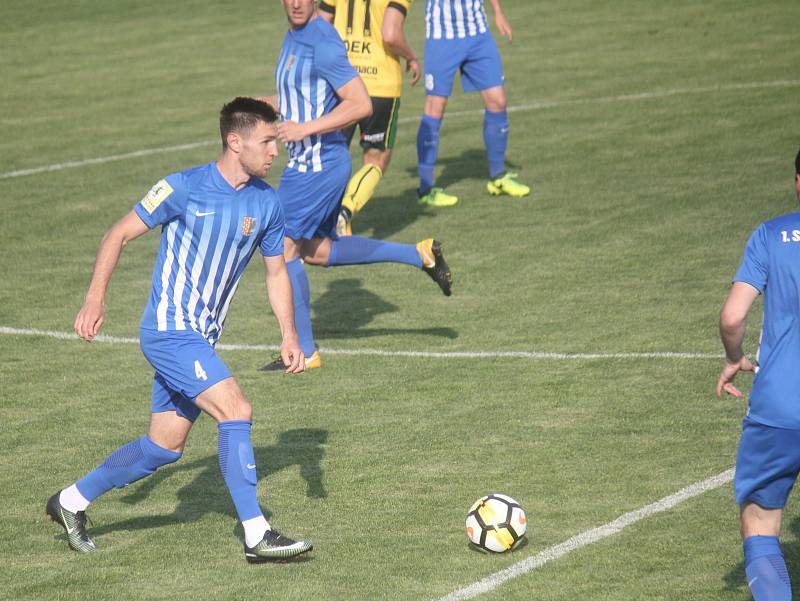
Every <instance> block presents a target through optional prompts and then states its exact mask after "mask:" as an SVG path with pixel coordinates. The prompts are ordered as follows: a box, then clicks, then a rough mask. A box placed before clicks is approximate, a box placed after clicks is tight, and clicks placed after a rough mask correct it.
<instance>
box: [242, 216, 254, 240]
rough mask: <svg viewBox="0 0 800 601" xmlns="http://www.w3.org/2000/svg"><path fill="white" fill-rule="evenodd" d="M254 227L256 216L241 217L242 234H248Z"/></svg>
mask: <svg viewBox="0 0 800 601" xmlns="http://www.w3.org/2000/svg"><path fill="white" fill-rule="evenodd" d="M254 229H256V218H255V217H243V218H242V235H243V236H249V235H250V234H252V233H253V230H254Z"/></svg>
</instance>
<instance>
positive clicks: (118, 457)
mask: <svg viewBox="0 0 800 601" xmlns="http://www.w3.org/2000/svg"><path fill="white" fill-rule="evenodd" d="M180 458H181V453H178V452H176V451H170V450H169V449H165V448H163V447H160V446H158V445H157V444H156V443H154V442H153V441H152V440H150V438H149V437H147V436H143V437H142V438H139V439H137V440H133V441H131V442H129V443H128V444H126V445H123V446H121V447H120V448H118V449H117V450H116V451H114V452H113V453H111V454H110V455H109V456H108V457H106V460H105V461H104V462H103V463H102V464H101V465H99V466H97V467H96V468H95V469H94V470H92V471H91V472H89V473H88V474H87V475H86V476H84V477H83V478H81V479H80V480H78V481H77V482H76V483H75V484H76V486H77V487H78V491H79V492H80V493H81V494H82V495H83V496H84V497H85V498H86V500H87V501H94V500H95V499H96V498H97V497H99V496H100V495H102V494H103V493H105V492H108V491H109V490H111V489H112V488H114V487H117V488H122V487H123V486H127V485H128V484H131V483H132V482H136V481H137V480H141V479H142V478H144V477H145V476H149V475H150V474H152V473H153V472H154V471H156V470H157V469H158V468H160V467H161V466H162V465H167V464H168V463H173V462H174V461H177V460H178V459H180Z"/></svg>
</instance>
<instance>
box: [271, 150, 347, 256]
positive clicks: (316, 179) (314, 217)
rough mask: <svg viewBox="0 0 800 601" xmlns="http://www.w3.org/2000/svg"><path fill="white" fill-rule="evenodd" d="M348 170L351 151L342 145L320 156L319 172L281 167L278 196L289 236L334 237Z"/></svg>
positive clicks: (296, 237) (301, 237) (297, 238)
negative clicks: (320, 165) (320, 168)
mask: <svg viewBox="0 0 800 601" xmlns="http://www.w3.org/2000/svg"><path fill="white" fill-rule="evenodd" d="M339 146H341V148H339ZM351 170H352V163H351V161H350V151H349V149H348V148H347V146H345V145H344V144H341V145H337V147H336V148H335V149H332V150H331V151H329V152H326V153H325V154H324V155H323V156H322V171H317V172H313V171H311V170H310V169H309V170H308V171H306V172H305V173H304V172H302V171H300V170H298V169H297V168H296V167H286V168H285V169H284V170H283V175H281V183H280V185H279V186H278V197H279V198H280V200H281V206H282V208H283V216H284V219H285V220H286V236H287V237H288V238H291V239H292V240H302V239H306V240H308V239H311V238H336V220H337V219H338V217H339V209H340V207H341V204H342V197H343V196H344V191H345V188H347V182H348V181H349V180H350V172H351Z"/></svg>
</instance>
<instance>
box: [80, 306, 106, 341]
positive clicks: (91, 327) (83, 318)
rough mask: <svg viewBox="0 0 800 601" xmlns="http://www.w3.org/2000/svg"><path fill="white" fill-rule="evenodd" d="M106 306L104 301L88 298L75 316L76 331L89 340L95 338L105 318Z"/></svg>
mask: <svg viewBox="0 0 800 601" xmlns="http://www.w3.org/2000/svg"><path fill="white" fill-rule="evenodd" d="M105 312H106V310H105V306H104V305H103V303H102V301H96V300H87V301H86V302H85V303H84V304H83V307H81V310H80V311H78V315H76V316H75V323H74V325H73V326H72V327H73V328H75V333H76V334H77V335H78V336H80V337H81V338H83V339H84V340H86V341H87V342H88V341H90V340H92V339H94V337H95V336H97V333H98V332H99V331H100V327H101V326H102V325H103V321H104V319H105Z"/></svg>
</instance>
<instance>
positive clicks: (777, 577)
mask: <svg viewBox="0 0 800 601" xmlns="http://www.w3.org/2000/svg"><path fill="white" fill-rule="evenodd" d="M743 547H744V572H745V574H746V576H747V585H748V586H749V587H750V592H751V593H753V599H755V601H791V599H792V583H791V581H790V580H789V571H788V570H787V569H786V562H785V561H784V560H783V551H781V544H780V542H779V541H778V537H777V536H748V537H747V538H746V539H744V545H743Z"/></svg>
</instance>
